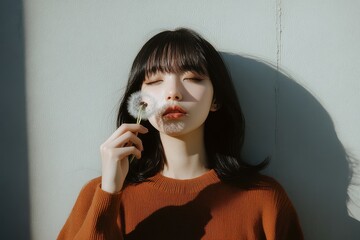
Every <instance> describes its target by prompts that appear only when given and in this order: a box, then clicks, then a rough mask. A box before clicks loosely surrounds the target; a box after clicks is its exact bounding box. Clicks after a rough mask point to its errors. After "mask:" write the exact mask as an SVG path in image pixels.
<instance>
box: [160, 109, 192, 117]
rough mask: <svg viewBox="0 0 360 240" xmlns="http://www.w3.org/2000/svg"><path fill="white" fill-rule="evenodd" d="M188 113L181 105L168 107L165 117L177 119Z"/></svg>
mask: <svg viewBox="0 0 360 240" xmlns="http://www.w3.org/2000/svg"><path fill="white" fill-rule="evenodd" d="M185 115H186V111H185V110H184V109H182V108H181V107H179V106H171V107H168V108H167V109H166V110H165V112H164V113H163V115H162V116H163V117H164V118H167V119H177V118H181V117H183V116H185Z"/></svg>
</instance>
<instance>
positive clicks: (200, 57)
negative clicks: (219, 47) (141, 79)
mask: <svg viewBox="0 0 360 240" xmlns="http://www.w3.org/2000/svg"><path fill="white" fill-rule="evenodd" d="M177 37H178V38H175V37H174V36H172V39H163V40H164V41H161V43H160V44H159V43H158V44H157V45H156V46H154V47H153V49H148V50H149V56H148V58H147V62H146V63H145V66H144V71H145V75H146V76H149V75H152V74H155V73H156V72H159V71H160V72H167V73H170V72H173V73H179V72H185V71H195V72H197V73H199V74H203V75H208V72H207V65H208V64H207V61H206V59H205V56H204V53H203V52H202V51H201V48H200V46H199V44H198V43H197V42H195V41H189V40H188V39H186V37H184V36H183V38H181V36H180V37H179V36H177Z"/></svg>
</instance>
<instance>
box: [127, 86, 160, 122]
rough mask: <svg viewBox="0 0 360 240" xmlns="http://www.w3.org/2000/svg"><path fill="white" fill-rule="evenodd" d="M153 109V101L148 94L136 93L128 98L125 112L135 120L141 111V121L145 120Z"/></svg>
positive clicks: (154, 106)
mask: <svg viewBox="0 0 360 240" xmlns="http://www.w3.org/2000/svg"><path fill="white" fill-rule="evenodd" d="M155 109H156V103H155V99H154V98H153V97H151V96H150V95H148V94H144V93H142V92H141V91H138V92H134V93H133V94H131V96H130V97H129V100H128V105H127V110H128V112H129V113H130V115H131V116H133V117H134V118H135V119H136V118H138V116H139V111H142V112H141V119H142V120H147V119H148V118H149V117H150V116H151V115H152V114H153V113H154V112H155Z"/></svg>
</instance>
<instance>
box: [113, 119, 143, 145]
mask: <svg viewBox="0 0 360 240" xmlns="http://www.w3.org/2000/svg"><path fill="white" fill-rule="evenodd" d="M127 131H130V132H134V133H135V132H136V133H142V134H145V133H147V132H148V131H149V130H148V129H147V128H146V127H144V126H142V125H140V124H134V123H124V124H122V125H121V126H120V127H119V128H118V129H116V131H115V132H114V133H113V134H112V135H111V136H110V137H109V138H108V140H107V141H110V142H111V141H113V140H115V139H116V138H118V137H119V136H120V135H122V134H124V133H125V132H127Z"/></svg>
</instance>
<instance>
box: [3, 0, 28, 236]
mask: <svg viewBox="0 0 360 240" xmlns="http://www.w3.org/2000/svg"><path fill="white" fill-rule="evenodd" d="M0 16H1V21H0V29H1V38H0V68H1V71H0V81H1V82H0V102H1V103H0V116H1V117H0V127H1V135H0V152H1V155H0V189H1V198H0V236H1V239H29V238H30V221H29V214H30V213H29V212H30V210H29V187H28V182H29V179H28V151H27V135H26V132H27V131H26V110H25V107H26V106H25V70H24V69H25V64H24V62H25V61H24V37H23V36H24V33H23V18H22V1H21V0H15V1H14V0H12V1H10V0H8V1H1V3H0Z"/></svg>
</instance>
